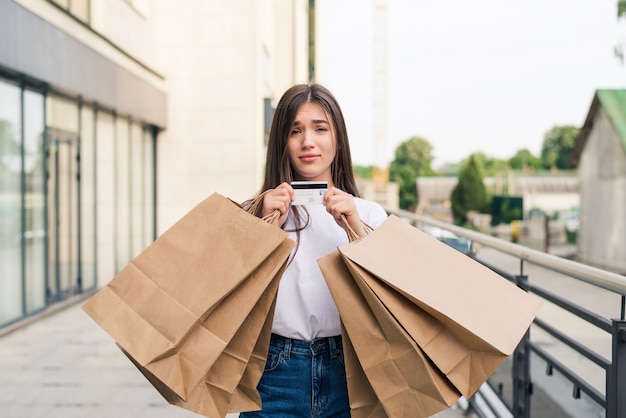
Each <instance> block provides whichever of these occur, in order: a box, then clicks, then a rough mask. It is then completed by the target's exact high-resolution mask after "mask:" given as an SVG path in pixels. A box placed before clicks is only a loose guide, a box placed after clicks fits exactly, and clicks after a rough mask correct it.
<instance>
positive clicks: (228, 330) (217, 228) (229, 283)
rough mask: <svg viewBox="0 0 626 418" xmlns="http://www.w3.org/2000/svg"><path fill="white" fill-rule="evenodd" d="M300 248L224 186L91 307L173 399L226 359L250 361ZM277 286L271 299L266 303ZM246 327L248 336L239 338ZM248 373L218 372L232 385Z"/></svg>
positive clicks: (89, 310)
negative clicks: (291, 259) (295, 251)
mask: <svg viewBox="0 0 626 418" xmlns="http://www.w3.org/2000/svg"><path fill="white" fill-rule="evenodd" d="M294 246H295V243H294V242H293V241H292V240H290V239H289V238H287V234H286V233H285V232H284V231H282V230H280V229H279V228H276V227H275V226H272V225H269V224H268V223H267V222H264V221H262V220H261V219H258V218H256V217H255V216H252V215H250V214H248V213H246V212H245V211H244V210H243V209H241V207H239V206H238V205H236V204H234V203H233V202H232V201H230V200H228V199H226V198H224V197H222V196H220V195H219V194H217V193H215V194H213V195H211V196H210V197H209V198H207V199H206V200H205V201H203V202H201V203H200V204H199V205H198V206H196V207H195V208H194V209H192V210H191V211H190V212H189V213H188V214H187V215H185V216H184V217H183V218H182V219H181V220H179V221H178V222H177V223H176V224H175V225H174V226H172V227H171V228H170V229H169V230H168V231H166V232H165V233H164V234H163V235H161V236H160V237H159V238H158V239H157V240H156V241H155V242H154V243H152V244H151V245H150V246H149V247H148V248H147V249H146V250H145V251H143V252H142V253H141V254H140V255H138V256H137V257H136V258H135V259H134V260H133V261H132V262H131V263H130V264H129V265H128V266H127V267H126V268H124V269H123V270H122V271H121V272H120V273H119V274H118V275H117V276H116V277H115V278H113V280H111V282H110V283H109V284H108V285H107V286H106V287H104V288H103V289H101V290H100V291H98V292H97V293H96V294H95V295H94V296H93V297H92V298H91V299H89V300H88V301H87V303H85V305H84V306H83V309H84V310H85V311H86V312H87V313H88V314H89V315H90V316H92V317H93V319H94V320H95V321H96V322H97V323H98V324H99V325H100V326H101V327H102V328H104V329H105V330H106V331H107V332H108V333H109V334H110V335H111V336H112V337H113V338H114V339H115V340H116V342H117V344H118V345H119V346H120V347H121V348H122V349H123V351H124V352H125V353H126V354H127V355H128V356H129V357H131V358H132V360H133V362H134V363H135V364H136V365H138V367H139V368H140V369H141V370H142V372H143V373H144V374H145V375H146V377H149V376H151V377H152V378H149V380H150V381H151V382H152V383H153V385H155V387H156V388H157V390H159V392H161V394H162V395H163V396H164V397H165V398H166V399H168V401H170V402H171V403H176V402H180V401H188V399H189V398H190V396H191V395H192V394H193V393H194V391H196V390H197V388H198V385H199V384H200V383H201V382H202V381H203V380H205V379H206V376H207V373H208V372H209V370H210V369H211V368H212V367H213V366H214V365H215V364H216V363H218V365H219V364H220V363H222V362H226V363H228V361H226V360H223V359H220V357H221V356H228V357H231V358H237V359H238V360H239V361H242V362H245V361H246V360H247V359H250V357H251V354H252V353H251V350H252V348H251V347H254V345H255V344H256V342H257V339H258V338H259V337H260V336H259V333H260V332H261V328H262V325H259V324H264V323H265V320H266V318H267V316H268V315H269V314H270V310H271V303H272V302H271V300H273V298H274V297H275V293H276V290H275V289H276V287H277V280H279V278H280V276H281V274H282V270H283V269H284V267H285V264H286V261H287V258H288V257H289V254H290V253H291V250H292V249H293V247H294ZM267 292H269V296H268V295H267V294H266V295H265V296H266V299H267V300H270V302H269V303H267V300H265V303H264V304H263V306H262V307H260V308H259V307H258V306H257V302H258V301H259V300H260V299H263V298H262V296H263V294H264V293H267ZM252 317H256V318H257V321H256V322H255V321H252V320H251V318H252ZM259 318H260V319H259ZM242 333H243V334H245V335H247V336H246V337H245V338H243V340H245V341H243V342H242V343H233V339H234V338H235V336H239V335H242ZM240 340H241V339H240V338H239V337H238V338H236V341H240ZM218 369H219V367H218ZM242 373H244V374H245V371H244V370H242V367H239V370H238V371H237V372H236V373H235V377H233V376H232V375H231V374H229V373H225V372H224V371H223V369H219V372H218V373H216V375H214V377H215V376H216V382H221V381H225V382H226V381H227V382H229V383H228V384H226V386H227V387H228V388H232V386H233V383H232V381H233V379H235V380H237V379H241V378H242V377H243V376H242V375H241V374H242ZM219 375H221V376H219ZM259 378H260V375H259ZM155 380H156V381H158V384H155ZM214 384H216V385H219V384H221V383H215V382H214ZM233 392H237V391H236V390H234V391H233Z"/></svg>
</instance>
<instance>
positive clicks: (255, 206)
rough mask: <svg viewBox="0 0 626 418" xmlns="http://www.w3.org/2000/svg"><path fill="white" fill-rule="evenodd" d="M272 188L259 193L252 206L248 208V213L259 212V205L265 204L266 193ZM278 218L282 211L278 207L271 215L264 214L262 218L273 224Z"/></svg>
mask: <svg viewBox="0 0 626 418" xmlns="http://www.w3.org/2000/svg"><path fill="white" fill-rule="evenodd" d="M270 190H271V189H268V190H266V191H264V192H262V193H259V195H258V196H257V197H255V198H254V199H252V202H251V203H250V207H249V208H248V209H247V212H248V213H252V214H255V213H257V211H258V210H259V207H260V206H262V205H263V199H264V198H265V195H266V194H267V193H268V192H269V191H270ZM278 218H280V211H279V210H278V209H276V210H275V211H274V212H272V213H270V214H269V215H265V216H263V217H262V218H261V219H262V220H264V221H265V222H267V223H270V224H272V223H274V221H275V220H276V219H278Z"/></svg>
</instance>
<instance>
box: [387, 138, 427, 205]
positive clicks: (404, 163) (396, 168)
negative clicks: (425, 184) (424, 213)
mask: <svg viewBox="0 0 626 418" xmlns="http://www.w3.org/2000/svg"><path fill="white" fill-rule="evenodd" d="M432 150H433V147H432V145H430V143H429V142H428V141H427V140H425V139H423V138H419V137H416V136H414V137H412V138H410V139H408V140H407V141H404V142H403V143H401V144H400V145H398V147H397V148H396V152H395V159H394V160H393V161H392V162H391V164H390V165H389V180H391V181H395V182H397V183H398V185H399V189H400V190H399V194H400V196H399V198H400V199H399V200H400V208H402V209H407V210H414V209H415V206H416V205H417V185H416V183H415V181H416V180H417V178H418V177H420V176H433V175H434V174H435V172H434V171H433V169H432V167H431V164H432V161H433V157H432Z"/></svg>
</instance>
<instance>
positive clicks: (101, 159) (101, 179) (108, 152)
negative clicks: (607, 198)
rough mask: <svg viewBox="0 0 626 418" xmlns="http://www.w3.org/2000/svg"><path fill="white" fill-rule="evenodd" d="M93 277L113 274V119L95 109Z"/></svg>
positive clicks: (104, 280) (106, 277) (104, 278)
mask: <svg viewBox="0 0 626 418" xmlns="http://www.w3.org/2000/svg"><path fill="white" fill-rule="evenodd" d="M95 131H96V142H95V144H96V202H97V212H96V215H97V222H96V231H97V233H96V237H97V240H98V241H97V245H96V252H97V258H96V260H97V261H98V263H97V272H98V273H97V277H98V281H99V283H100V284H105V283H107V282H108V281H109V280H111V279H112V278H113V276H114V275H115V268H116V266H115V262H114V260H115V252H114V246H115V121H114V118H113V116H112V115H111V114H110V113H107V112H105V111H100V110H98V111H97V112H96V129H95Z"/></svg>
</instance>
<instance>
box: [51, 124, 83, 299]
mask: <svg viewBox="0 0 626 418" xmlns="http://www.w3.org/2000/svg"><path fill="white" fill-rule="evenodd" d="M78 150H79V148H78V134H76V133H73V132H67V131H63V130H59V129H53V128H48V130H47V155H48V166H47V168H48V170H47V172H48V176H47V177H48V205H47V207H48V232H49V235H48V236H49V239H48V260H49V263H48V266H49V267H48V272H49V274H48V283H47V289H48V292H47V293H48V301H49V302H50V303H52V302H55V301H58V300H63V299H67V298H69V297H71V296H72V295H74V294H77V293H80V292H81V291H82V289H81V280H80V270H79V253H78V248H79V242H78V239H79V238H78V237H79V233H78V232H79V231H78V229H79V225H80V222H79V221H80V219H79V211H78V208H79V199H78V197H79V196H78V190H79V187H78V182H79V179H80V175H79V172H78V167H79V165H78V161H79V152H78Z"/></svg>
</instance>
